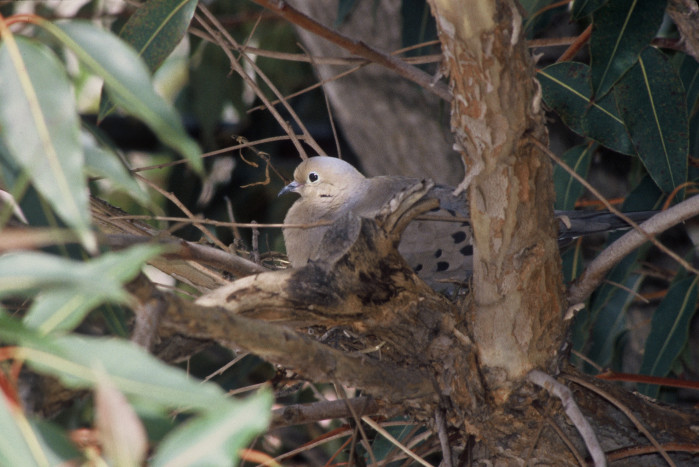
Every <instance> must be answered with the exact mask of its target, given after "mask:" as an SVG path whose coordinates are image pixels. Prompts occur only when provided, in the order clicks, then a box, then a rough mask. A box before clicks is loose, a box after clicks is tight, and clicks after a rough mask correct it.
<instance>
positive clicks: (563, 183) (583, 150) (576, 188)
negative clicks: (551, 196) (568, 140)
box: [553, 144, 597, 211]
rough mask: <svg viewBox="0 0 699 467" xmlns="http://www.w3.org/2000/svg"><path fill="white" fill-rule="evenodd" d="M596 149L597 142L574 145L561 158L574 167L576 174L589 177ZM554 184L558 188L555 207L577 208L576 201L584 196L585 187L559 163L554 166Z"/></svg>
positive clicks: (567, 209)
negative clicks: (588, 173)
mask: <svg viewBox="0 0 699 467" xmlns="http://www.w3.org/2000/svg"><path fill="white" fill-rule="evenodd" d="M596 150H597V145H596V144H582V145H580V146H574V147H572V148H570V149H569V150H567V151H566V152H565V154H563V156H562V157H561V160H562V161H563V162H565V163H566V164H567V165H568V167H570V168H571V169H573V170H574V171H575V173H576V174H578V175H580V176H581V177H582V178H587V172H588V170H589V169H590V161H591V160H592V154H594V152H595V151H596ZM553 184H554V189H555V190H556V205H555V208H556V209H559V210H562V211H570V210H573V209H575V203H576V201H578V199H579V198H580V196H582V194H583V192H584V191H585V187H584V186H582V185H581V184H580V182H578V181H577V180H576V179H575V178H573V177H572V176H571V175H570V174H569V173H568V172H566V171H565V170H564V169H563V168H562V167H560V166H559V165H556V166H555V167H554V168H553Z"/></svg>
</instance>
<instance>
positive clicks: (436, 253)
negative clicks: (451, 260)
mask: <svg viewBox="0 0 699 467" xmlns="http://www.w3.org/2000/svg"><path fill="white" fill-rule="evenodd" d="M440 256H442V249H441V248H440V249H439V250H437V251H435V252H434V257H435V258H439V257H440Z"/></svg>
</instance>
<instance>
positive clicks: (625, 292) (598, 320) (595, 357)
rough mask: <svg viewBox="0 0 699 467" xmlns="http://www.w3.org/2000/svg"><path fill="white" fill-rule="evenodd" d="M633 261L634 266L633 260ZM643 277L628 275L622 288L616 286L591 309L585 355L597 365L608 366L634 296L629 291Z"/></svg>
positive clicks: (624, 328) (641, 280)
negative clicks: (589, 332) (589, 342)
mask: <svg viewBox="0 0 699 467" xmlns="http://www.w3.org/2000/svg"><path fill="white" fill-rule="evenodd" d="M634 259H635V258H634ZM633 263H634V266H635V261H634V262H633ZM643 279H644V276H642V275H640V274H631V275H629V276H628V277H627V278H626V280H625V281H624V283H623V285H624V288H619V287H616V288H615V289H614V290H613V291H612V293H611V295H610V296H609V299H608V301H607V302H606V303H605V305H604V306H603V307H602V308H601V309H600V310H594V311H593V315H594V316H595V324H594V327H593V329H592V334H591V336H590V337H591V341H592V345H591V347H590V349H589V351H588V352H587V357H588V358H590V359H591V360H592V361H594V362H596V363H597V364H598V365H600V366H603V367H609V365H610V363H611V361H612V357H613V356H614V348H615V343H616V341H617V340H618V339H619V336H620V335H621V334H622V333H623V332H624V331H626V311H627V310H628V308H629V305H631V303H633V300H634V299H635V298H636V297H635V295H634V293H632V292H630V291H633V292H635V291H636V290H638V288H639V286H640V285H641V282H643Z"/></svg>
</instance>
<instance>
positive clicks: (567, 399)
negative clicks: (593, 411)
mask: <svg viewBox="0 0 699 467" xmlns="http://www.w3.org/2000/svg"><path fill="white" fill-rule="evenodd" d="M527 379H528V380H529V381H531V382H532V383H534V384H536V385H537V386H539V387H542V388H544V389H546V390H547V391H548V392H549V393H551V394H552V395H554V396H556V397H558V398H559V399H560V400H561V404H562V405H563V409H564V410H565V413H566V414H567V415H568V418H569V419H570V421H571V422H572V423H573V425H575V428H576V429H577V430H578V433H580V436H581V437H582V439H583V441H584V442H585V446H587V450H588V451H589V453H590V456H591V457H592V461H593V462H594V463H595V467H604V466H606V465H607V459H606V457H605V455H604V451H602V446H601V445H600V444H599V440H598V439H597V435H596V434H595V431H594V430H593V429H592V425H590V422H588V421H587V419H586V418H585V416H584V415H583V414H582V412H581V411H580V408H579V407H578V404H576V403H575V400H574V399H573V394H572V393H571V392H570V389H568V388H567V387H566V386H565V385H563V384H561V383H559V382H558V381H556V380H555V379H553V378H552V377H551V376H549V375H547V374H546V373H544V372H543V371H540V370H532V371H531V372H530V373H529V374H528V375H527Z"/></svg>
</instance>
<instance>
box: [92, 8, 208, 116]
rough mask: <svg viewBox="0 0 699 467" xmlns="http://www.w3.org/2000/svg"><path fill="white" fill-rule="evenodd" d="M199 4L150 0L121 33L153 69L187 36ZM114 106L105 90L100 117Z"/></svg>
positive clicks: (132, 17) (137, 11)
mask: <svg viewBox="0 0 699 467" xmlns="http://www.w3.org/2000/svg"><path fill="white" fill-rule="evenodd" d="M196 6H197V0H149V1H148V2H145V3H143V4H141V6H140V7H139V8H138V9H137V10H136V12H135V13H134V14H133V15H132V16H131V17H130V18H129V20H128V21H127V22H126V24H124V27H123V28H122V30H121V32H120V33H119V37H120V38H121V39H122V40H124V41H125V42H126V43H128V44H130V45H131V46H132V47H133V48H134V49H135V50H136V52H137V53H138V55H140V56H141V57H142V58H143V60H144V61H145V63H146V66H147V67H148V69H149V70H150V71H151V72H153V71H155V70H157V69H158V67H160V65H161V64H162V63H163V61H164V60H165V59H166V58H167V57H168V56H169V55H170V53H172V51H173V50H175V47H177V44H179V43H180V41H181V40H182V38H183V37H184V35H185V33H186V32H187V28H188V27H189V23H190V22H191V21H192V17H193V16H194V9H195V8H196ZM113 108H114V106H113V104H112V102H111V100H110V99H109V98H108V97H106V94H104V93H103V94H102V97H101V100H100V111H99V118H98V119H99V120H102V119H103V118H104V117H106V116H107V115H108V114H109V112H111V111H112V110H113Z"/></svg>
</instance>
